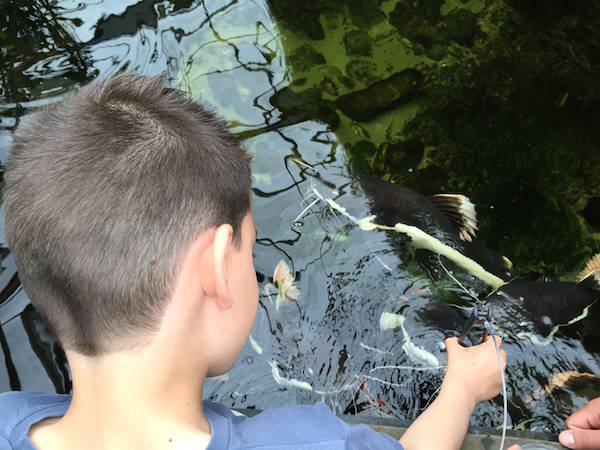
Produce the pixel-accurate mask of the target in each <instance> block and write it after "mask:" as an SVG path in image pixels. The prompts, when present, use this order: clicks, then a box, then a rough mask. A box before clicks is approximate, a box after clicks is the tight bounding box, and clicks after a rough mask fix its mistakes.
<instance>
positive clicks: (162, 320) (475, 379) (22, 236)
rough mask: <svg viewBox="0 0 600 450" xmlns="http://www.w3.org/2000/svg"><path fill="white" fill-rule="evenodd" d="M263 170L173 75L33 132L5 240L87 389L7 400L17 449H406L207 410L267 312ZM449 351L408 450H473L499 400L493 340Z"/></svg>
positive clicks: (33, 126) (0, 441) (19, 138)
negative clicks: (256, 175)
mask: <svg viewBox="0 0 600 450" xmlns="http://www.w3.org/2000/svg"><path fill="white" fill-rule="evenodd" d="M249 163H250V158H249V156H248V155H247V153H246V152H245V151H244V150H243V149H242V147H241V145H240V144H239V142H237V141H236V140H235V139H233V138H232V137H231V136H230V135H229V134H228V133H227V130H226V129H225V128H224V126H223V125H222V124H221V123H220V122H218V121H217V120H216V119H215V118H214V117H213V116H212V115H211V114H210V113H208V112H206V111H205V110H204V109H202V108H201V107H200V106H198V105H196V104H194V103H192V102H191V101H189V100H187V99H186V98H185V97H184V96H183V95H182V94H181V93H180V92H178V91H176V90H173V89H167V88H163V86H162V79H161V78H145V77H141V76H135V75H126V76H119V77H116V78H113V79H111V80H108V81H104V82H100V83H95V84H92V85H90V86H86V87H84V88H82V89H81V90H80V91H79V92H77V93H75V94H73V95H70V96H67V97H66V98H65V99H64V100H63V101H62V102H61V103H60V104H58V105H55V106H53V107H51V108H49V109H47V110H44V111H41V112H39V113H37V114H36V115H35V116H34V117H33V118H32V119H31V120H30V121H29V123H27V124H26V125H23V126H21V128H20V130H19V132H18V133H17V134H16V136H15V141H14V146H13V149H12V153H11V156H10V158H9V161H8V163H7V170H6V177H5V178H6V190H5V207H6V236H7V240H8V242H9V244H10V246H11V248H12V251H13V253H14V256H15V259H16V261H17V266H18V269H19V275H20V278H21V280H22V283H23V285H24V287H25V289H26V291H27V293H28V295H29V297H30V299H31V301H32V303H33V304H34V306H35V307H36V309H37V310H38V311H39V312H40V313H41V314H42V315H43V317H44V318H45V320H46V321H47V322H48V323H49V325H50V326H51V328H52V329H53V330H54V332H55V334H56V335H57V337H58V338H59V339H60V341H61V343H62V345H63V347H64V349H65V351H66V353H67V358H68V360H69V364H70V368H71V372H72V377H73V394H72V397H71V396H58V395H45V394H32V393H6V394H2V395H1V396H0V411H1V415H2V421H1V423H0V449H2V450H4V449H8V448H13V449H32V448H37V449H41V450H58V449H61V450H68V449H81V448H85V449H87V450H95V449H105V448H111V449H125V448H136V449H137V448H143V449H146V450H153V449H164V448H173V449H203V448H209V449H221V448H247V447H252V448H255V449H264V448H270V449H274V448H303V449H308V448H311V449H325V448H327V449H342V448H381V449H384V448H402V447H401V445H400V444H399V443H398V442H396V441H394V440H393V439H391V438H390V437H389V436H385V435H382V434H377V433H375V432H373V431H372V430H371V429H370V428H368V427H366V426H356V427H349V426H347V425H346V424H345V423H343V422H342V421H340V420H339V419H338V418H336V417H335V416H334V415H333V414H332V413H331V412H330V411H329V410H328V409H327V408H326V407H325V406H324V405H322V404H318V405H315V406H293V407H288V408H280V409H276V410H269V411H266V412H264V413H262V414H259V415H258V416H256V417H254V418H249V419H245V418H238V417H235V416H233V415H232V414H231V412H230V411H229V410H228V409H227V408H224V407H222V406H219V405H216V404H213V403H208V402H205V403H203V402H202V386H203V383H204V380H205V378H206V377H210V376H215V375H219V374H222V373H225V372H227V371H228V370H229V369H230V368H231V367H232V366H233V364H234V362H235V359H236V358H237V356H238V355H239V353H240V351H241V349H242V347H243V345H244V343H245V341H246V339H247V337H248V335H249V333H250V329H251V327H252V323H253V320H254V316H255V314H256V309H257V303H258V287H257V281H256V275H255V271H254V266H253V262H252V245H253V243H254V240H255V239H256V231H255V229H254V225H253V223H252V214H251V204H250V201H251V196H250V164H249ZM498 342H499V340H498ZM447 349H448V358H449V361H448V368H447V374H446V377H445V380H444V382H443V385H442V389H441V391H440V394H439V396H438V398H437V399H436V401H435V402H434V403H433V404H432V405H431V407H430V408H429V409H428V410H426V411H425V412H424V413H423V414H422V415H421V417H419V419H417V421H415V423H414V424H413V425H412V426H411V427H410V429H409V430H408V431H407V432H406V434H405V435H404V436H403V438H402V439H401V442H402V444H403V445H404V446H405V448H407V449H409V450H413V449H418V448H427V449H444V448H448V449H450V448H459V446H460V444H461V442H462V439H463V437H464V434H465V431H466V428H467V425H468V420H469V416H470V415H471V412H472V410H473V407H474V406H475V404H476V402H478V401H481V400H485V399H488V398H491V397H493V396H495V395H496V394H497V393H498V392H499V387H500V374H499V368H498V362H497V355H496V352H495V350H494V346H493V343H492V341H491V340H488V342H486V343H485V344H482V345H480V346H477V347H472V348H469V349H466V348H462V347H460V346H459V345H458V344H457V342H456V340H448V341H447ZM502 357H503V358H504V357H505V355H504V353H503V351H502ZM434 429H435V430H436V431H435V433H434V432H432V430H434Z"/></svg>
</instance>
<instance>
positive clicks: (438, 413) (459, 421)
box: [400, 336, 506, 450]
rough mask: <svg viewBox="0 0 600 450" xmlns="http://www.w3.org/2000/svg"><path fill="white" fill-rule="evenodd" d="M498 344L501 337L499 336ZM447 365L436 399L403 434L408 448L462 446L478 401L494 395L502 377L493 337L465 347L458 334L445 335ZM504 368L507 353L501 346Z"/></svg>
mask: <svg viewBox="0 0 600 450" xmlns="http://www.w3.org/2000/svg"><path fill="white" fill-rule="evenodd" d="M495 339H496V342H497V344H498V348H500V345H501V339H500V338H499V337H496V338H495ZM446 350H447V352H448V366H447V369H446V376H445V377H444V381H443V382H442V388H441V389H440V393H439V395H438V397H437V398H436V399H435V401H434V402H433V403H432V404H431V406H429V408H427V409H426V410H425V411H424V412H423V413H422V414H421V415H420V416H419V417H418V418H417V420H415V421H414V422H413V423H412V424H411V426H410V427H409V428H408V430H406V433H404V435H403V436H402V437H401V438H400V443H401V444H402V446H403V447H404V448H405V449H406V450H418V449H428V450H430V449H437V450H445V449H448V450H451V449H452V450H453V449H460V447H461V445H462V442H463V440H464V438H465V434H466V432H467V428H468V426H469V419H470V417H471V414H472V412H473V409H474V408H475V405H476V404H477V403H478V402H480V401H484V400H489V399H490V398H493V397H495V396H496V395H498V393H499V392H500V388H501V386H502V380H501V377H500V367H499V365H498V356H497V354H496V349H495V347H494V342H493V341H492V338H491V337H489V336H488V338H487V339H486V341H485V342H484V343H483V344H480V345H476V346H473V347H469V348H464V347H462V346H461V345H460V344H459V343H458V340H457V339H456V338H450V339H446ZM500 354H501V355H500V356H501V359H502V364H503V370H504V368H505V367H506V353H505V352H504V350H500Z"/></svg>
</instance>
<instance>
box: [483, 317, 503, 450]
mask: <svg viewBox="0 0 600 450" xmlns="http://www.w3.org/2000/svg"><path fill="white" fill-rule="evenodd" d="M484 325H485V329H486V330H487V331H488V333H489V335H490V336H491V337H492V341H493V342H494V348H495V349H496V356H497V357H498V365H499V366H500V377H501V379H502V399H503V402H502V403H503V407H504V413H503V418H502V440H501V441H500V450H503V449H504V439H505V438H506V423H507V422H508V412H507V411H508V405H507V400H506V379H505V377H504V370H502V359H501V358H500V350H498V344H496V338H495V336H494V334H493V331H492V327H491V326H490V324H489V323H488V321H487V320H486V321H485V324H484Z"/></svg>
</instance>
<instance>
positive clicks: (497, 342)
mask: <svg viewBox="0 0 600 450" xmlns="http://www.w3.org/2000/svg"><path fill="white" fill-rule="evenodd" d="M492 339H495V340H496V345H497V346H498V348H500V347H501V346H502V338H501V337H500V336H496V335H494V337H493V338H492V336H490V335H488V336H487V337H486V338H485V342H488V341H491V340H492Z"/></svg>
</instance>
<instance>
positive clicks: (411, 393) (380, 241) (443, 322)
mask: <svg viewBox="0 0 600 450" xmlns="http://www.w3.org/2000/svg"><path fill="white" fill-rule="evenodd" d="M8 3H9V5H8V6H9V8H8V9H7V11H8V10H9V9H10V14H0V26H1V29H2V36H8V37H9V41H8V44H7V45H4V43H3V53H2V58H1V59H0V64H1V68H0V83H1V85H0V92H1V94H2V99H1V100H0V160H2V161H4V160H5V158H6V154H7V152H8V149H9V147H10V143H11V133H12V131H13V130H14V129H15V128H16V126H17V125H18V123H19V122H20V120H25V119H26V116H27V114H29V113H30V112H31V111H33V110H34V109H35V108H38V107H42V106H44V105H47V104H49V103H52V102H55V101H58V100H59V99H60V98H61V96H62V95H63V94H64V93H65V92H66V91H68V90H69V89H71V88H73V87H76V86H78V85H80V84H82V83H86V82H88V81H89V80H91V79H94V78H107V77H110V76H112V75H115V74H117V73H120V72H123V71H138V72H141V73H146V74H157V73H164V74H166V76H167V78H168V80H169V81H170V83H171V84H172V85H174V86H177V87H179V88H180V89H182V90H184V91H186V92H187V93H189V95H190V96H192V97H193V98H195V99H197V100H199V101H201V102H203V103H204V104H205V105H206V106H208V107H209V108H212V109H214V110H216V111H218V112H219V114H221V115H222V116H223V117H224V118H225V120H226V121H227V123H228V125H229V127H230V129H231V131H232V132H234V133H236V134H238V135H240V136H242V137H244V138H245V145H246V147H247V148H248V150H249V151H250V152H251V153H252V154H253V155H254V161H253V197H254V198H253V202H254V219H255V224H256V228H257V230H258V240H257V245H256V248H255V252H254V253H255V265H256V270H257V275H258V278H259V280H260V288H261V297H260V306H259V311H258V314H257V318H256V324H255V326H254V328H253V330H252V338H253V339H252V342H253V343H252V344H248V345H247V346H246V347H245V348H244V350H243V352H242V354H241V355H240V358H239V361H238V363H237V364H236V366H235V367H234V368H233V369H232V370H231V372H230V373H229V374H227V375H226V376H223V377H219V378H218V379H213V380H209V382H208V383H207V386H206V389H205V392H206V395H207V396H208V397H210V398H211V399H213V400H217V401H221V402H224V403H225V404H228V405H230V406H235V407H248V408H258V409H264V408H268V407H272V406H275V405H280V404H283V403H296V402H301V403H309V402H314V401H316V400H324V401H325V402H326V403H327V404H329V405H330V406H331V407H332V408H333V409H334V410H335V411H336V412H337V413H339V414H343V413H348V414H364V415H370V416H395V417H399V418H403V419H413V418H414V417H415V416H416V415H417V414H418V413H419V412H420V411H421V410H422V409H423V408H424V407H426V405H427V404H429V403H430V402H431V401H432V399H433V397H434V395H435V393H436V391H437V389H438V387H439V384H440V381H441V379H442V376H443V367H442V368H440V367H428V366H427V365H426V364H424V362H423V361H425V360H423V359H421V360H419V359H418V358H417V359H415V358H414V349H415V348H420V349H421V350H422V351H423V352H427V353H428V354H429V355H431V357H433V358H435V359H437V360H438V361H439V362H440V364H441V365H442V366H443V364H444V362H445V353H444V351H443V350H442V347H441V346H440V344H441V342H442V341H443V340H444V338H445V336H446V335H448V334H452V333H456V332H458V330H460V328H461V326H462V325H463V323H464V321H465V319H466V318H467V317H468V315H469V312H470V311H469V310H464V309H461V308H459V307H462V308H464V307H466V306H468V305H469V304H470V302H471V296H478V297H480V298H482V299H483V298H485V296H486V294H488V293H489V292H490V289H489V287H488V286H487V285H486V284H485V283H483V282H481V281H478V280H476V279H475V278H473V277H472V276H471V275H469V274H468V273H465V272H464V271H461V270H459V269H458V268H456V267H454V266H452V264H450V263H449V262H448V261H446V260H435V258H434V259H433V262H434V263H435V264H434V265H435V266H436V269H435V270H430V269H432V267H433V266H432V258H431V257H429V256H427V257H425V258H423V255H422V254H421V253H419V251H415V249H414V248H413V247H412V246H411V243H410V242H409V240H408V239H407V238H406V237H403V236H402V235H398V234H397V233H393V232H387V233H386V232H384V231H380V230H365V229H361V227H359V226H357V225H356V224H355V223H354V222H353V221H352V220H349V218H348V217H347V216H344V215H343V214H341V213H340V212H339V211H335V210H333V209H332V208H330V207H329V206H328V205H327V203H326V202H325V201H324V199H331V200H335V202H337V204H339V205H341V206H342V207H344V208H346V211H347V214H350V215H351V216H353V217H355V218H358V219H361V218H364V217H368V216H369V215H370V214H371V213H372V212H371V209H372V208H373V212H376V213H378V215H377V218H376V220H378V221H379V223H382V224H386V225H393V223H387V222H386V221H387V220H394V218H395V217H398V214H399V212H398V211H397V210H394V209H393V208H392V207H390V206H389V205H388V207H387V208H388V209H387V210H385V208H383V210H382V208H379V209H378V208H376V207H375V206H374V205H372V202H376V197H377V192H370V191H369V188H368V187H366V186H363V185H361V183H360V181H358V175H365V174H372V175H373V174H374V175H376V176H378V177H382V178H385V179H388V180H392V181H394V182H395V183H398V184H401V185H403V186H405V187H408V188H410V189H412V190H413V191H415V192H416V193H421V194H423V195H431V194H435V193H439V192H443V191H449V192H462V193H464V194H466V195H468V196H469V197H470V198H471V199H472V200H474V201H475V203H476V204H477V207H478V217H479V228H480V230H479V236H480V239H481V241H480V242H481V244H482V245H486V246H487V247H489V248H490V249H491V250H493V251H496V252H498V253H499V254H503V255H506V256H507V257H509V258H510V259H511V260H512V262H513V263H514V268H513V274H523V273H528V272H530V271H538V272H544V273H545V274H548V275H552V276H560V277H562V278H563V279H565V280H573V279H574V276H573V275H574V274H575V273H576V272H578V271H579V270H581V269H582V267H583V265H584V263H585V260H586V259H587V258H589V257H590V256H591V255H592V254H594V253H595V252H597V251H598V250H600V245H598V240H597V239H598V236H597V234H595V233H596V231H597V229H596V228H595V227H596V226H597V223H596V222H597V221H596V220H595V218H596V216H598V215H599V214H600V213H598V211H596V210H597V209H598V204H600V203H598V201H597V200H598V198H600V184H598V182H597V179H598V177H597V175H598V173H599V170H600V158H599V157H598V155H599V154H600V152H598V151H597V150H598V146H599V144H600V135H598V130H600V111H599V110H600V89H599V88H598V87H597V86H599V84H598V83H597V81H598V80H597V75H596V74H597V73H598V71H597V69H598V63H599V60H600V44H599V42H598V40H597V38H591V37H590V36H592V37H593V36H600V33H598V30H600V24H599V23H598V20H599V19H598V18H599V17H600V15H599V14H595V12H596V10H595V9H594V4H593V2H585V1H584V2H578V3H577V4H578V5H579V6H578V7H577V8H574V9H573V8H571V9H570V8H566V7H564V8H563V7H559V6H557V5H558V3H557V4H556V5H554V3H556V2H554V3H553V5H554V6H547V5H546V6H544V5H541V6H540V5H539V3H540V2H527V1H524V2H522V3H521V2H508V1H507V2H503V1H501V0H493V1H487V2H482V1H476V0H470V1H466V2H456V1H450V0H448V1H445V2H444V1H442V0H430V1H418V2H413V1H412V0H411V1H406V0H384V1H377V2H376V1H374V0H373V1H360V2H359V1H355V0H349V1H347V2H333V1H326V0H320V1H315V2H308V3H307V2H305V3H301V2H294V1H290V2H288V1H283V0H282V1H275V2H267V3H265V1H263V0H255V1H251V0H243V1H235V0H233V1H225V0H223V1H222V0H211V1H193V0H172V1H147V0H142V1H137V2H136V1H134V0H131V1H122V2H103V1H99V2H96V3H90V4H84V3H80V2H75V1H66V0H65V1H59V2H56V3H55V4H50V5H48V4H47V3H45V2H37V1H34V2H31V4H30V5H29V6H23V5H21V4H20V3H18V2H8ZM512 3H518V4H516V5H512ZM513 7H517V8H518V10H514V9H513ZM582 30H587V31H585V32H584V31H582ZM17 35H18V36H19V38H17ZM515 43H516V44H515ZM548 67H552V70H548ZM416 193H415V197H414V198H420V197H417V196H418V194H416ZM392 203H393V202H392ZM417 206H418V207H421V206H422V202H421V203H420V202H419V201H418V200H417ZM394 208H396V207H394ZM424 217H425V219H424V220H426V219H427V215H425V216H424ZM425 225H426V224H425ZM425 225H423V228H427V227H426V226H425ZM429 226H434V225H432V224H429ZM0 230H1V228H0ZM431 232H433V231H431ZM3 249H5V243H4V238H3V236H0V254H1V256H2V257H3V260H2V270H1V271H0V288H2V291H0V323H1V324H2V326H1V328H0V346H1V348H2V353H3V355H4V362H3V363H2V364H0V389H1V390H9V389H28V390H45V391H56V392H68V391H69V389H70V386H71V381H70V374H69V370H68V367H67V365H66V362H65V358H64V354H63V352H62V350H61V349H60V348H59V346H58V345H57V343H56V341H55V339H54V338H53V337H52V335H51V334H50V333H49V332H48V330H47V329H46V328H45V326H44V325H43V324H42V322H41V321H40V319H39V316H38V315H37V314H36V313H35V311H34V310H33V308H32V307H31V306H30V305H28V300H27V298H26V296H25V293H24V291H23V290H22V288H21V287H20V286H19V283H18V278H17V275H16V271H15V267H14V262H13V260H12V257H11V255H10V254H8V253H7V252H6V251H5V250H3ZM280 260H283V261H285V262H286V263H287V264H288V265H289V266H290V268H291V271H292V274H293V275H294V277H295V280H296V285H297V286H298V288H299V289H300V292H301V295H300V298H299V299H298V300H297V302H292V303H287V302H283V303H282V305H281V307H280V308H279V309H277V308H276V307H275V296H276V293H274V292H271V291H270V290H269V288H268V287H267V286H268V284H269V283H272V282H273V280H272V277H273V270H274V268H275V266H276V265H277V263H278V262H279V261H280ZM436 261H437V262H436ZM438 263H441V264H442V266H443V267H440V265H439V264H438ZM442 269H443V270H442ZM444 270H452V271H453V273H454V275H453V276H455V277H456V278H457V281H458V282H460V283H461V284H463V285H464V286H465V289H466V291H465V290H463V289H462V288H461V287H460V286H459V285H458V284H457V282H456V281H454V280H453V279H452V278H451V277H449V276H447V275H446V272H445V271H444ZM487 304H488V305H491V310H492V313H493V315H492V322H493V324H494V325H495V326H497V327H498V328H497V329H498V330H499V331H501V332H502V333H505V341H504V342H505V347H506V350H507V352H508V354H509V369H508V382H509V396H510V398H509V413H510V418H511V423H512V426H513V427H516V428H526V429H533V430H549V431H557V430H558V429H559V428H560V427H561V424H562V420H563V419H564V417H565V416H566V415H567V414H568V412H569V411H571V410H572V409H573V408H574V407H577V406H581V405H582V404H583V403H584V402H585V400H586V397H589V396H595V395H598V394H600V387H599V386H598V384H599V383H598V381H597V378H595V377H594V374H596V375H598V374H600V368H599V362H600V359H599V357H598V352H599V351H600V349H598V346H597V344H596V343H595V341H597V338H596V337H595V336H596V335H594V334H593V333H592V334H590V332H588V331H586V330H593V329H598V325H600V324H599V323H598V314H597V309H598V308H597V307H596V308H595V310H594V308H592V313H591V314H590V316H589V317H587V318H585V319H584V320H585V321H584V322H581V323H578V324H574V325H570V327H571V328H568V329H567V328H565V329H564V330H563V329H561V330H560V331H559V332H558V333H557V334H556V335H555V336H554V338H553V339H552V340H551V341H549V342H548V343H547V344H546V345H536V344H534V343H533V342H532V341H531V340H529V339H520V338H519V337H518V336H517V334H518V331H522V327H523V325H522V324H521V323H520V322H521V320H520V317H519V312H518V311H517V313H515V311H514V310H513V309H511V308H510V307H509V306H510V305H509V304H508V303H506V304H503V303H502V301H495V300H494V299H491V300H487ZM383 312H390V313H397V314H402V316H403V317H404V325H403V326H404V330H405V331H406V333H407V336H408V338H409V339H410V342H411V343H412V345H414V347H411V348H412V349H413V353H412V354H411V353H410V352H408V351H407V350H406V349H407V347H406V346H405V344H406V343H407V337H406V336H404V333H403V331H402V330H401V329H400V328H398V329H395V330H381V329H380V317H381V314H382V313H383ZM570 319H572V317H567V318H565V321H564V322H565V323H566V322H568V321H569V320H570ZM578 327H580V328H578ZM570 330H571V331H573V332H570ZM582 330H583V331H582ZM480 331H481V330H475V332H474V333H473V334H471V335H470V338H472V339H473V340H475V339H477V338H478V337H479V333H480ZM531 331H532V332H533V331H534V330H533V329H532V330H531ZM590 336H591V337H590ZM542 337H543V336H540V338H542ZM586 339H587V340H586ZM590 339H591V340H592V341H590ZM411 355H412V356H411ZM561 373H563V375H558V374H561ZM564 373H567V374H569V373H586V374H591V375H584V376H580V377H577V378H576V377H574V376H572V377H571V378H570V379H568V375H564ZM557 375H558V377H557ZM501 414H502V411H501V408H500V407H498V406H497V403H495V402H487V403H485V404H482V405H480V406H478V407H477V409H476V413H475V415H474V417H473V419H472V423H473V424H477V425H489V426H496V425H498V424H499V423H501Z"/></svg>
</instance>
